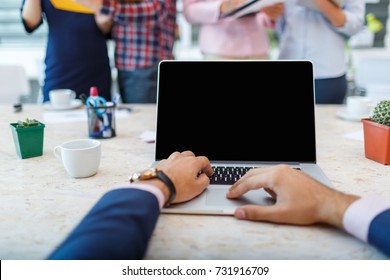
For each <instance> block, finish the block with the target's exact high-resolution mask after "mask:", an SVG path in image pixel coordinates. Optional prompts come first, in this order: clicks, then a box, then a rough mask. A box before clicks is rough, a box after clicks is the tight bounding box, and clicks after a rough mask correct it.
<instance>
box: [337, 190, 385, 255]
mask: <svg viewBox="0 0 390 280" xmlns="http://www.w3.org/2000/svg"><path fill="white" fill-rule="evenodd" d="M343 225H344V228H345V230H346V231H347V232H348V233H350V234H352V235H353V236H355V237H356V238H358V239H360V240H362V241H364V242H368V243H370V244H372V245H373V246H375V247H377V248H378V249H380V250H381V251H383V252H384V253H386V254H387V255H389V256H390V199H388V198H385V197H383V196H379V195H370V196H366V197H362V198H361V199H359V200H357V201H356V202H354V203H353V204H351V206H349V207H348V209H347V211H346V212H345V214H344V217H343Z"/></svg>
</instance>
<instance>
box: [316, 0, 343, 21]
mask: <svg viewBox="0 0 390 280" xmlns="http://www.w3.org/2000/svg"><path fill="white" fill-rule="evenodd" d="M314 3H315V5H316V6H317V7H318V9H319V10H320V11H321V12H322V13H323V14H324V15H325V16H326V17H327V18H328V20H329V21H330V22H331V23H332V24H333V25H334V26H336V27H341V26H344V24H345V21H346V16H345V13H344V11H343V9H342V7H338V6H337V5H335V4H334V3H333V2H332V1H331V0H314Z"/></svg>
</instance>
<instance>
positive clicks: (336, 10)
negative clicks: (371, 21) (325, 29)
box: [315, 0, 365, 36]
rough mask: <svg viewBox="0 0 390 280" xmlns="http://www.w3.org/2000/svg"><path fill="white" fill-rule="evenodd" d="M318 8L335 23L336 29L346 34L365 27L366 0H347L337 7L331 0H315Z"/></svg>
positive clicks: (356, 31) (351, 33)
mask: <svg viewBox="0 0 390 280" xmlns="http://www.w3.org/2000/svg"><path fill="white" fill-rule="evenodd" d="M315 2H316V5H317V7H318V9H319V10H320V11H321V12H322V13H323V14H324V16H325V17H326V18H327V19H328V20H329V21H330V22H331V23H332V24H333V26H334V27H335V28H336V30H337V31H338V32H340V33H343V34H344V35H346V36H352V35H354V34H356V33H358V32H359V31H361V30H362V29H363V27H364V21H365V2H364V0H345V1H344V2H343V6H342V7H337V6H336V5H335V4H333V3H332V2H331V0H315Z"/></svg>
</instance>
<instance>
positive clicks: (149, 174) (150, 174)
mask: <svg viewBox="0 0 390 280" xmlns="http://www.w3.org/2000/svg"><path fill="white" fill-rule="evenodd" d="M156 176H157V170H156V168H151V169H146V170H144V171H140V172H136V173H134V174H133V175H131V176H130V178H129V180H130V183H132V182H134V181H138V180H149V179H152V178H156Z"/></svg>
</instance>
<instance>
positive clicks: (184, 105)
mask: <svg viewBox="0 0 390 280" xmlns="http://www.w3.org/2000/svg"><path fill="white" fill-rule="evenodd" d="M314 104H315V100H314V78H313V65H312V63H311V62H310V61H295V60H289V61H283V60H274V61H272V60H257V61H249V60H245V61H237V60H230V61H209V60H208V61H201V60H197V61H184V60H164V61H161V62H160V63H159V68H158V90H157V104H156V106H157V119H156V142H155V161H154V163H153V164H152V165H154V166H155V165H156V164H157V163H158V162H159V161H160V160H161V159H165V158H167V157H168V156H169V155H170V154H171V153H172V152H174V151H181V152H182V151H186V150H191V151H193V152H194V153H195V155H204V156H207V157H208V158H209V160H210V161H211V164H212V166H213V168H217V167H220V166H223V167H227V168H232V167H238V169H236V171H233V174H234V175H230V177H233V178H234V177H239V175H236V172H237V170H240V169H244V170H245V168H253V167H261V166H272V165H275V164H278V163H285V164H289V165H290V166H291V167H293V168H297V169H300V170H301V171H302V172H306V173H308V174H309V175H310V176H312V177H314V178H316V179H317V180H319V181H321V182H323V183H325V184H326V185H329V186H331V182H330V181H329V179H328V178H327V176H326V175H325V174H324V172H323V171H322V169H321V168H320V167H319V165H318V164H317V160H316V134H315V132H316V130H315V105H314ZM291 130H292V131H293V132H291ZM231 184H232V183H231V182H228V181H227V182H222V183H219V184H216V183H215V182H214V179H213V180H212V181H211V183H210V185H209V186H208V187H207V189H206V190H205V191H204V192H203V193H202V194H201V195H199V196H198V197H196V198H195V199H193V200H191V201H189V202H185V203H180V204H174V205H172V206H171V207H169V208H164V209H163V210H162V211H163V212H164V213H182V214H213V215H232V214H233V213H234V210H235V209H236V208H237V206H239V205H243V204H248V203H249V204H263V205H264V204H265V205H269V204H273V203H274V201H273V200H272V199H271V198H270V196H269V195H268V194H267V193H266V192H265V191H264V190H262V189H261V190H256V191H251V192H249V193H247V194H245V195H244V196H243V197H241V198H240V199H228V198H226V192H227V189H228V188H229V187H230V186H231Z"/></svg>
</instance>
